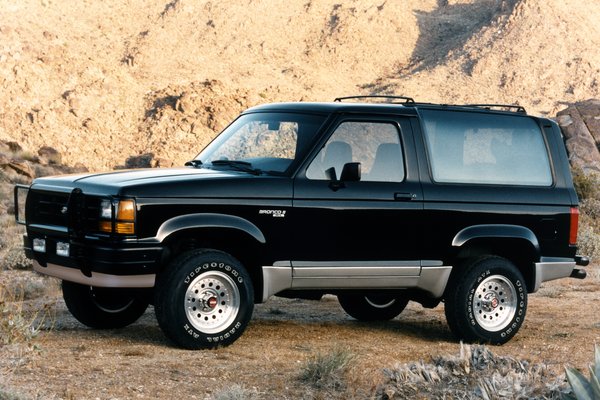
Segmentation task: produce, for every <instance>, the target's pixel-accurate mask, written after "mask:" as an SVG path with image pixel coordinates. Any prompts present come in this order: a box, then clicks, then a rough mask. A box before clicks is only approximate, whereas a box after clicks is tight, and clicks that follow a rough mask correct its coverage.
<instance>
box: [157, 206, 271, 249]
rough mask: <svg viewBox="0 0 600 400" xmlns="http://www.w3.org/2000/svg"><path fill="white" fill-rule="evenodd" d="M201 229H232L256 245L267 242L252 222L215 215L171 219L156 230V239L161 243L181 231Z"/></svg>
mask: <svg viewBox="0 0 600 400" xmlns="http://www.w3.org/2000/svg"><path fill="white" fill-rule="evenodd" d="M202 228H228V229H234V230H238V231H241V232H245V233H246V234H248V235H250V236H251V237H253V238H254V239H255V240H256V241H257V242H258V243H261V244H265V243H266V242H267V240H266V239H265V235H264V234H263V233H262V231H261V230H260V229H259V228H258V227H257V226H256V225H254V224H253V223H252V222H250V221H248V220H246V219H244V218H241V217H237V216H235V215H227V214H216V213H201V214H186V215H180V216H177V217H174V218H171V219H169V220H167V221H165V222H163V224H162V225H161V226H160V227H159V228H158V232H157V233H156V239H157V240H158V241H159V242H161V243H162V242H164V241H165V240H167V239H168V238H169V237H171V235H173V234H175V233H177V232H180V231H182V230H189V229H202Z"/></svg>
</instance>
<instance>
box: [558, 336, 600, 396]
mask: <svg viewBox="0 0 600 400" xmlns="http://www.w3.org/2000/svg"><path fill="white" fill-rule="evenodd" d="M565 370H566V374H567V379H568V380H569V385H571V390H572V394H570V395H569V396H567V398H569V399H577V400H596V399H600V382H599V380H600V347H599V346H598V345H596V351H595V361H594V365H590V368H589V372H590V379H589V380H588V379H587V378H586V377H585V376H584V375H583V374H582V373H581V372H579V371H578V370H576V369H575V368H571V367H568V368H566V369H565Z"/></svg>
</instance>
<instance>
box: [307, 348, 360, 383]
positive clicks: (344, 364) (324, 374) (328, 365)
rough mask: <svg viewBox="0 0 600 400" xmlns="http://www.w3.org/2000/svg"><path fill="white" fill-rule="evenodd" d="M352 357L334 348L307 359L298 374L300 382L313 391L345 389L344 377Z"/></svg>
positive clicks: (345, 351)
mask: <svg viewBox="0 0 600 400" xmlns="http://www.w3.org/2000/svg"><path fill="white" fill-rule="evenodd" d="M353 359H354V355H353V354H351V353H349V352H348V351H347V350H344V349H340V348H335V349H333V350H331V351H330V352H329V353H327V354H321V353H319V354H317V355H315V356H313V357H311V358H309V359H308V360H307V361H306V363H305V364H304V366H303V367H302V372H301V374H300V381H302V382H303V383H306V384H308V385H310V386H312V387H313V388H315V389H326V390H340V389H344V388H345V387H346V382H345V375H346V372H347V371H348V369H349V367H350V363H351V361H352V360H353Z"/></svg>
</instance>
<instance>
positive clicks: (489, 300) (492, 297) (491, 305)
mask: <svg viewBox="0 0 600 400" xmlns="http://www.w3.org/2000/svg"><path fill="white" fill-rule="evenodd" d="M499 304H500V302H499V301H498V297H496V294H495V293H488V294H486V295H485V297H484V309H485V310H486V311H488V312H489V311H492V310H495V309H496V307H498V305H499Z"/></svg>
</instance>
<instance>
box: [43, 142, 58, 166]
mask: <svg viewBox="0 0 600 400" xmlns="http://www.w3.org/2000/svg"><path fill="white" fill-rule="evenodd" d="M38 155H39V156H40V162H41V163H42V164H53V165H57V164H60V163H61V162H62V156H61V154H60V153H59V152H58V150H56V149H55V148H54V147H50V146H43V147H40V149H39V150H38Z"/></svg>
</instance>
